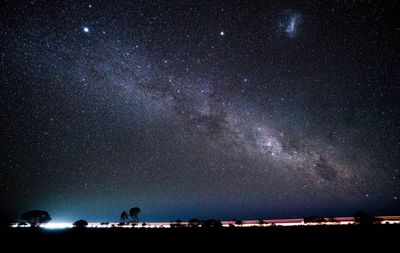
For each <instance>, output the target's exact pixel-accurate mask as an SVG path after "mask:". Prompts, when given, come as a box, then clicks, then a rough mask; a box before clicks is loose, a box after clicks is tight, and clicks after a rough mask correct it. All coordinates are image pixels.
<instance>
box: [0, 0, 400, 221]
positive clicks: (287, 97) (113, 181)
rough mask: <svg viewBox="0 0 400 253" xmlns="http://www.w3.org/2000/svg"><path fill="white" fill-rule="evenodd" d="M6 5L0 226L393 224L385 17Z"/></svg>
mask: <svg viewBox="0 0 400 253" xmlns="http://www.w3.org/2000/svg"><path fill="white" fill-rule="evenodd" d="M17 2H18V1H12V2H11V1H10V2H6V4H5V7H4V9H3V10H2V13H1V14H2V17H3V18H2V22H1V37H2V46H1V55H0V57H1V70H2V71H1V80H2V91H1V115H2V123H1V127H2V142H3V143H2V146H1V147H2V153H3V156H2V160H1V161H2V162H1V174H0V180H1V181H0V183H1V184H0V189H1V191H0V192H1V194H0V196H1V198H0V199H1V202H0V204H1V207H2V209H4V210H1V211H4V212H9V213H11V214H13V215H15V216H18V215H19V213H21V212H22V211H25V210H27V209H33V208H39V209H45V210H49V212H50V213H51V214H52V216H53V217H54V218H55V219H56V220H59V221H60V220H74V219H78V218H85V219H88V220H116V219H118V217H119V215H118V214H119V213H120V211H121V210H124V209H127V208H129V207H130V206H140V207H141V209H142V213H143V216H142V218H143V219H144V220H175V219H177V218H180V219H189V218H192V217H198V218H211V217H214V218H220V219H232V218H242V219H244V218H249V219H256V218H264V217H265V218H267V217H297V216H303V215H312V214H317V215H351V214H352V213H353V212H354V211H357V210H359V209H363V210H366V211H368V212H372V213H382V214H392V213H396V212H398V211H400V207H399V202H398V196H399V183H398V177H399V170H398V162H399V154H398V150H399V139H400V138H399V134H398V133H399V132H400V131H399V125H400V124H399V123H400V122H399V120H398V118H399V117H398V116H399V110H398V101H399V96H398V94H399V93H398V87H396V85H395V84H396V82H397V78H398V77H399V76H398V67H397V68H396V64H395V62H396V60H395V55H398V49H397V48H396V47H395V46H394V45H395V44H396V43H395V41H396V40H395V39H394V38H395V36H397V37H396V38H398V35H399V34H398V30H396V28H395V27H394V25H393V24H392V23H391V22H390V19H389V18H387V17H391V13H390V10H392V9H393V8H392V6H391V5H390V4H389V5H383V4H379V3H378V4H367V3H362V4H349V3H346V4H342V5H334V4H329V3H326V4H321V3H319V1H316V2H314V3H312V4H311V3H307V4H301V3H298V4H297V5H296V6H293V5H291V4H285V3H282V2H281V1H278V2H276V3H271V4H267V3H261V2H262V1H261V2H260V1H254V2H253V1H249V2H247V3H243V2H242V1H227V2H226V3H224V2H223V1H218V2H208V1H205V2H202V3H199V2H197V1H193V2H192V1H187V2H186V3H179V2H175V1H167V2H165V1H149V2H147V3H142V2H138V3H133V2H132V3H123V2H117V1H115V2H111V1H110V2H108V1H107V2H85V3H80V4H78V3H75V4H71V5H69V4H67V3H64V2H58V1H49V2H45V1H44V2H22V3H17ZM392 4H395V3H392ZM359 5H363V8H361V7H360V6H359ZM362 10H364V11H362ZM384 13H385V14H384ZM346 24H351V29H350V28H349V27H347V26H346ZM371 27H373V28H371ZM349 29H350V30H349ZM371 29H374V32H373V33H369V32H367V31H370V30H371ZM282 34H283V35H282ZM377 41H380V42H379V43H378V42H377Z"/></svg>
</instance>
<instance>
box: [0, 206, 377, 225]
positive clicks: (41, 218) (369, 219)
mask: <svg viewBox="0 0 400 253" xmlns="http://www.w3.org/2000/svg"><path fill="white" fill-rule="evenodd" d="M140 212H141V209H140V208H139V207H132V208H130V209H129V210H128V211H122V212H121V214H120V217H119V219H120V222H119V223H118V224H117V225H115V224H113V225H112V226H111V227H139V226H141V227H146V226H147V224H146V223H141V224H140V225H139V221H140V219H139V214H140ZM353 217H354V224H380V223H382V222H383V220H382V219H381V218H377V217H375V216H372V215H369V214H367V213H365V212H362V211H358V212H356V213H354V215H353ZM20 219H21V221H20V222H18V223H16V221H14V220H12V219H10V218H9V217H8V216H7V215H1V214H0V227H1V228H7V227H10V226H11V225H12V224H15V223H16V224H17V226H19V227H24V226H30V227H32V228H35V227H39V226H40V225H41V224H45V223H48V222H49V221H51V217H50V214H49V213H48V212H47V211H43V210H31V211H28V212H25V213H23V214H22V215H21V218H20ZM233 221H234V223H233V224H230V225H229V226H233V227H241V226H242V225H243V221H242V220H236V219H234V220H233ZM303 223H304V224H326V223H331V224H332V223H337V224H340V221H339V220H338V219H337V218H336V217H328V218H324V217H321V216H308V217H305V218H304V219H303ZM109 224H110V223H109V222H102V223H100V225H102V226H109ZM169 225H170V227H171V228H180V227H192V228H193V227H206V228H217V227H222V222H221V221H220V220H214V219H209V220H198V219H196V218H193V219H190V220H188V221H187V222H183V221H181V220H176V221H175V222H171V223H170V224H169ZM258 225H259V226H265V225H268V226H274V225H275V224H274V223H271V224H268V223H267V222H265V221H264V220H259V221H258ZM87 226H88V222H87V221H86V220H82V219H80V220H77V221H75V222H74V223H73V227H74V228H85V227H87Z"/></svg>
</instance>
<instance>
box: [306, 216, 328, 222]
mask: <svg viewBox="0 0 400 253" xmlns="http://www.w3.org/2000/svg"><path fill="white" fill-rule="evenodd" d="M303 221H304V223H306V224H307V223H322V222H325V219H324V218H323V217H320V216H308V217H305V218H304V220H303Z"/></svg>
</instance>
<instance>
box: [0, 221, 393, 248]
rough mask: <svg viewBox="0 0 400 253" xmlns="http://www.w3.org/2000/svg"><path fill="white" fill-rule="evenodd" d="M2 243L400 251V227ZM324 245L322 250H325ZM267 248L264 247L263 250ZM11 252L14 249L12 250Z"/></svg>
mask: <svg viewBox="0 0 400 253" xmlns="http://www.w3.org/2000/svg"><path fill="white" fill-rule="evenodd" d="M2 233H3V234H2V236H1V241H2V245H3V246H4V245H7V246H14V247H16V248H20V249H22V248H24V247H27V248H30V249H31V250H33V249H44V250H50V251H59V250H66V249H91V252H92V251H93V250H94V249H98V250H100V249H101V250H106V249H112V250H113V251H114V250H118V249H124V250H126V251H130V252H134V251H136V250H139V249H158V250H183V249H186V250H188V249H192V250H198V249H213V248H215V249H216V247H220V248H231V249H235V248H237V249H239V248H242V249H245V248H247V249H254V250H256V249H264V250H265V249H267V248H270V247H271V249H272V248H274V249H278V248H287V247H290V248H308V249H310V250H312V249H314V250H315V249H319V250H323V251H325V250H326V249H334V248H335V249H340V248H343V249H345V248H348V247H355V248H370V249H372V248H375V249H378V248H382V247H385V248H387V249H391V251H393V250H394V251H393V252H396V250H395V249H396V248H397V249H398V247H399V246H398V245H399V243H400V225H342V226H298V227H264V228H259V227H252V228H238V227H236V228H207V229H205V228H173V229H168V228H159V229H146V228H136V229H124V228H109V229H104V228H83V229H65V230H44V229H31V228H14V229H9V230H7V231H3V232H2ZM321 247H323V248H321ZM264 250H263V251H264ZM10 252H11V251H10Z"/></svg>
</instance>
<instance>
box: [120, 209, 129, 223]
mask: <svg viewBox="0 0 400 253" xmlns="http://www.w3.org/2000/svg"><path fill="white" fill-rule="evenodd" d="M120 219H121V221H122V222H126V221H127V220H129V215H128V212H127V211H122V213H121V217H120Z"/></svg>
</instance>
